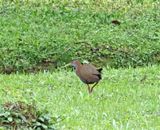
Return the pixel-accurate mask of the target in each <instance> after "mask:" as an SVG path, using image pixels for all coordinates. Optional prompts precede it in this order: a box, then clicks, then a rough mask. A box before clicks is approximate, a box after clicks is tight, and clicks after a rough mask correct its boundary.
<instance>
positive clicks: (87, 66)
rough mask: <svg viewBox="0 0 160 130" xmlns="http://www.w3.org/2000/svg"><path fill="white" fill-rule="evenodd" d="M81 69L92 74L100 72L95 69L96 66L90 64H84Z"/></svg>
mask: <svg viewBox="0 0 160 130" xmlns="http://www.w3.org/2000/svg"><path fill="white" fill-rule="evenodd" d="M83 69H84V71H86V72H87V73H88V74H92V75H99V74H100V72H99V71H98V70H97V68H96V67H95V66H93V65H91V64H84V65H83Z"/></svg>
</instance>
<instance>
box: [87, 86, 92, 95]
mask: <svg viewBox="0 0 160 130" xmlns="http://www.w3.org/2000/svg"><path fill="white" fill-rule="evenodd" d="M87 86H88V92H89V93H91V88H90V86H89V84H87Z"/></svg>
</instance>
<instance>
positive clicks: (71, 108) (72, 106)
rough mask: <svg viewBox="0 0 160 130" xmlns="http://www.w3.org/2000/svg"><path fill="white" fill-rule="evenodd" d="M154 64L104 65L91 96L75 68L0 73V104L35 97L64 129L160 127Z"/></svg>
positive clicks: (158, 74) (159, 75) (158, 75)
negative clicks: (26, 72) (101, 76)
mask: <svg viewBox="0 0 160 130" xmlns="http://www.w3.org/2000/svg"><path fill="white" fill-rule="evenodd" d="M159 70H160V66H152V67H145V68H136V69H132V68H130V69H118V70H116V69H104V70H103V80H102V81H101V82H100V83H99V85H98V86H97V87H96V88H95V90H94V92H93V94H92V95H89V94H88V93H87V88H86V86H85V85H84V84H83V83H81V82H80V81H79V79H78V78H77V77H76V76H75V73H74V72H72V71H67V70H59V71H56V72H53V73H39V74H29V75H25V74H12V75H0V97H1V98H0V103H4V102H7V101H24V102H26V103H32V102H35V103H36V105H37V107H38V108H39V109H40V110H48V111H49V112H50V114H51V115H52V116H54V117H59V118H58V119H57V123H56V128H57V129H61V130H62V129H65V130H78V129H81V130H104V129H109V130H112V129H114V130H116V129H117V130H119V129H121V130H125V129H127V130H128V129H136V130H137V129H148V130H158V129H160V71H159Z"/></svg>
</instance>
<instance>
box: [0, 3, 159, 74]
mask: <svg viewBox="0 0 160 130" xmlns="http://www.w3.org/2000/svg"><path fill="white" fill-rule="evenodd" d="M159 6H160V5H159V2H158V0H157V1H156V0H136V1H127V0H123V1H108V0H106V2H104V1H102V0H97V1H91V0H82V1H78V0H75V1H65V0H63V1H60V0H56V1H52V2H51V1H44V2H42V1H37V0H33V1H32V2H31V1H27V0H26V1H1V6H0V17H1V18H0V30H1V31H0V72H5V73H11V72H15V71H27V72H30V71H37V70H42V69H53V68H56V67H59V66H63V65H64V64H65V63H68V62H70V61H71V60H73V59H81V60H89V61H91V62H93V63H97V62H98V63H99V65H108V66H111V67H115V68H118V67H128V66H132V67H136V66H142V65H148V64H155V63H160V30H159V28H160V19H159V18H160V10H159V8H158V7H159Z"/></svg>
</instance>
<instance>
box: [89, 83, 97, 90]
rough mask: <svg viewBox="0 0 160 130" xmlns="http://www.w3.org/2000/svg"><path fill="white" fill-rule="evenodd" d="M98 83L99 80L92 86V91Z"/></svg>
mask: <svg viewBox="0 0 160 130" xmlns="http://www.w3.org/2000/svg"><path fill="white" fill-rule="evenodd" d="M97 84H98V82H96V83H95V84H94V85H93V86H92V87H91V89H90V92H92V91H93V88H94V87H95V86H96V85H97Z"/></svg>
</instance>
